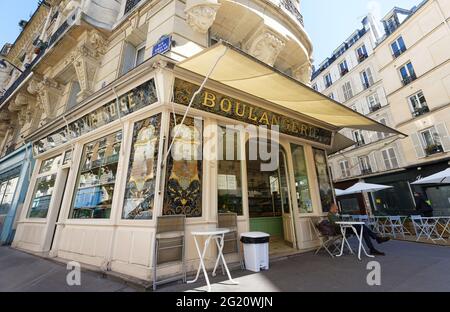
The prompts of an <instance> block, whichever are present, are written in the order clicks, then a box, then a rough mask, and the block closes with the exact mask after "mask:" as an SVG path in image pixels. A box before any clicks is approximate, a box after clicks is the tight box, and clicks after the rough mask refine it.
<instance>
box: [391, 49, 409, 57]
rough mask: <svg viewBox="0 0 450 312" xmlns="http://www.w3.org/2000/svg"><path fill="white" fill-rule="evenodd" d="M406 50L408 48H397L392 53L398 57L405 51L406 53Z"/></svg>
mask: <svg viewBox="0 0 450 312" xmlns="http://www.w3.org/2000/svg"><path fill="white" fill-rule="evenodd" d="M405 51H406V49H401V50H397V51H395V52H394V53H392V56H393V57H394V58H397V57H399V56H400V55H402V54H403V53H405Z"/></svg>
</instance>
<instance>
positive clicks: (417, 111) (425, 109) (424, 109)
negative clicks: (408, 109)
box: [412, 104, 430, 117]
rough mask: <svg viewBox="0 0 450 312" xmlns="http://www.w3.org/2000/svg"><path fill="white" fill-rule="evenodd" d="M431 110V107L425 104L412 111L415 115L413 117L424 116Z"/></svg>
mask: <svg viewBox="0 0 450 312" xmlns="http://www.w3.org/2000/svg"><path fill="white" fill-rule="evenodd" d="M422 105H424V104H422ZM429 112H430V109H429V108H428V106H427V105H424V106H422V107H419V108H416V109H415V110H414V112H413V113H412V115H413V117H419V116H422V115H424V114H426V113H429Z"/></svg>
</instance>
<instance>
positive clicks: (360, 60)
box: [358, 53, 369, 63]
mask: <svg viewBox="0 0 450 312" xmlns="http://www.w3.org/2000/svg"><path fill="white" fill-rule="evenodd" d="M368 57H369V56H368V55H367V54H366V53H364V54H360V55H358V62H360V63H362V62H364V61H365V60H366V59H367V58H368Z"/></svg>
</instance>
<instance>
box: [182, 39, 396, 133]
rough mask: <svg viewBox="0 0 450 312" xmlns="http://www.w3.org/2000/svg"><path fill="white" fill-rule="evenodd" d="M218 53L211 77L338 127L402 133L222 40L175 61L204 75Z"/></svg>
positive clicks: (186, 68)
mask: <svg viewBox="0 0 450 312" xmlns="http://www.w3.org/2000/svg"><path fill="white" fill-rule="evenodd" d="M221 56H222V58H221V59H220V61H219V62H218V64H217V66H216V68H215V70H214V71H213V73H212V74H211V76H210V79H212V80H215V81H217V82H219V83H222V84H224V85H226V86H229V87H232V88H235V89H237V90H241V91H243V92H246V93H248V94H251V95H253V96H256V97H259V98H262V99H264V100H267V101H270V102H272V103H275V104H278V105H280V106H283V107H285V108H288V109H291V110H293V111H296V112H299V113H301V114H304V115H306V116H309V117H312V118H315V119H317V120H320V121H322V122H325V123H328V124H330V125H332V126H335V127H338V128H354V129H363V130H369V131H378V132H385V133H396V134H397V133H398V134H402V133H400V132H398V131H396V130H395V129H392V128H390V127H387V126H385V125H383V124H381V123H378V122H376V121H374V120H372V119H370V118H367V117H365V116H364V115H361V114H359V113H357V112H355V111H353V110H352V109H350V108H348V107H346V106H344V105H342V104H340V103H338V102H336V101H334V100H332V99H330V98H328V97H326V96H324V95H323V94H321V93H319V92H317V91H315V90H313V89H311V88H310V87H308V86H306V85H304V84H302V83H300V82H298V81H297V80H295V79H293V78H291V77H289V76H287V75H285V74H283V73H281V72H279V71H277V70H276V69H274V68H273V67H270V66H268V65H266V64H264V63H262V62H260V61H259V60H257V59H256V58H254V57H252V56H250V55H248V54H246V53H245V52H243V51H240V50H239V49H237V48H236V47H234V46H232V45H230V44H228V43H225V42H219V43H218V44H216V45H214V46H212V47H210V48H208V49H205V50H203V51H202V52H200V53H198V54H196V55H194V56H192V57H190V58H188V59H186V60H184V61H182V62H180V63H178V64H177V67H179V68H182V69H185V70H189V71H191V72H193V73H196V74H198V75H201V76H207V74H208V73H209V72H210V70H211V68H212V66H213V65H214V64H215V63H216V62H217V59H218V58H220V57H221Z"/></svg>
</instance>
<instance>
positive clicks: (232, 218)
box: [217, 213, 244, 274]
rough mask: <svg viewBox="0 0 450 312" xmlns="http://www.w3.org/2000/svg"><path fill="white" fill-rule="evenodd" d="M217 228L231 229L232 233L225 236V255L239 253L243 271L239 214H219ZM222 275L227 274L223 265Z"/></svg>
mask: <svg viewBox="0 0 450 312" xmlns="http://www.w3.org/2000/svg"><path fill="white" fill-rule="evenodd" d="M217 219H218V220H217V221H218V222H217V226H218V227H219V228H225V229H229V230H230V232H228V233H227V234H225V236H224V244H223V250H222V252H223V254H224V255H226V254H233V253H237V254H238V256H239V265H240V267H241V269H242V270H243V269H244V261H243V260H242V256H241V246H240V243H239V233H238V224H237V214H236V213H219V214H218V218H217ZM221 266H222V273H223V274H225V272H224V268H223V264H221Z"/></svg>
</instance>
